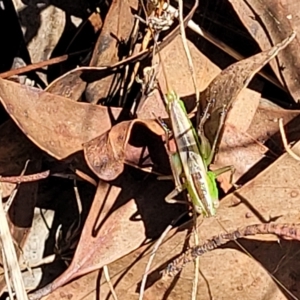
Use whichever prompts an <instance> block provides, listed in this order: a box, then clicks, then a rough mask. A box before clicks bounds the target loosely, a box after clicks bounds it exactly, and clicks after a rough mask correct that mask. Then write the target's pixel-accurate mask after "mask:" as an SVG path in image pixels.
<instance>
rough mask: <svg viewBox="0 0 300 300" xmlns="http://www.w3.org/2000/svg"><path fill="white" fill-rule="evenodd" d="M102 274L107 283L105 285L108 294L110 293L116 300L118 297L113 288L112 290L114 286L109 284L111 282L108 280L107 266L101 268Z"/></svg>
mask: <svg viewBox="0 0 300 300" xmlns="http://www.w3.org/2000/svg"><path fill="white" fill-rule="evenodd" d="M103 273H104V277H105V279H106V282H107V284H108V286H109V289H110V292H111V294H112V296H113V298H114V299H115V300H118V296H117V294H116V291H115V288H114V286H113V284H112V283H111V280H110V276H109V272H108V267H107V265H105V266H103Z"/></svg>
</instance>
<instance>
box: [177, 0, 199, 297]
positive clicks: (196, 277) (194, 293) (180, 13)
mask: <svg viewBox="0 0 300 300" xmlns="http://www.w3.org/2000/svg"><path fill="white" fill-rule="evenodd" d="M178 19H179V27H180V33H181V41H182V44H183V48H184V51H185V55H186V58H187V61H188V65H189V70H190V73H191V75H192V80H193V84H194V89H195V93H196V107H198V106H199V105H200V103H199V97H200V93H199V90H198V87H197V80H196V74H195V68H194V64H193V61H192V57H191V53H190V49H189V45H188V43H187V39H186V34H185V27H184V23H183V2H182V0H178ZM197 121H198V120H197ZM193 215H194V225H195V226H194V230H193V231H194V240H195V245H196V246H197V245H199V237H198V233H197V229H195V227H196V228H197V216H196V212H195V211H194V212H193ZM199 266H200V258H199V257H197V258H196V259H195V267H194V280H193V288H192V299H193V300H195V299H197V290H198V282H199V272H198V270H199Z"/></svg>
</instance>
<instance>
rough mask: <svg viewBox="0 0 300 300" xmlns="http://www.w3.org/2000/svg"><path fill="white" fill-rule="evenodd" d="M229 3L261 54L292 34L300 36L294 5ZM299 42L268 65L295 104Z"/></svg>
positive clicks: (235, 0) (270, 1) (298, 96)
mask: <svg viewBox="0 0 300 300" xmlns="http://www.w3.org/2000/svg"><path fill="white" fill-rule="evenodd" d="M229 2H230V3H231V4H232V6H233V8H234V10H235V11H236V13H237V14H238V16H239V18H240V19H241V21H242V22H243V24H244V25H245V27H246V28H247V29H248V31H249V33H250V34H251V36H252V37H253V38H254V39H255V41H256V42H257V43H258V44H259V46H260V48H261V49H262V50H263V51H264V50H267V49H269V48H270V47H272V46H273V45H275V44H277V43H279V42H280V41H282V40H283V39H284V38H286V36H287V35H289V34H290V33H291V32H292V31H295V32H296V33H297V35H299V33H300V27H299V21H298V20H299V7H298V3H297V1H294V0H286V1H281V0H276V1H274V0H264V1H254V0H250V1H240V0H230V1H229ZM257 16H259V18H258V17H257ZM298 39H299V38H296V39H294V41H293V42H292V43H291V44H290V45H289V46H288V47H287V49H286V50H285V51H283V52H281V53H279V54H278V59H277V60H276V61H275V60H274V61H272V62H270V65H271V67H272V69H273V71H274V72H275V74H276V75H277V78H278V80H279V81H280V82H281V84H282V85H283V86H287V88H288V90H289V91H290V93H291V95H292V96H293V97H294V100H295V101H296V102H298V101H299V100H300V94H299V81H300V78H299V72H298V70H299V66H300V59H299V55H298V52H299V51H298V49H299V41H298Z"/></svg>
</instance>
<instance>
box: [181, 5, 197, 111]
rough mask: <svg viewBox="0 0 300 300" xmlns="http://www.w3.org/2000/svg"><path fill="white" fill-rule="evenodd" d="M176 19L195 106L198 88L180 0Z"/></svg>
mask: <svg viewBox="0 0 300 300" xmlns="http://www.w3.org/2000/svg"><path fill="white" fill-rule="evenodd" d="M178 13H179V15H178V19H179V27H180V34H181V40H182V44H183V48H184V51H185V54H186V58H187V60H188V64H189V69H190V72H191V74H192V79H193V84H194V89H195V93H196V104H197V106H198V105H199V96H200V93H199V90H198V87H197V80H196V74H195V69H194V65H193V60H192V56H191V53H190V49H189V45H188V43H187V39H186V34H185V28H184V22H183V3H182V0H178Z"/></svg>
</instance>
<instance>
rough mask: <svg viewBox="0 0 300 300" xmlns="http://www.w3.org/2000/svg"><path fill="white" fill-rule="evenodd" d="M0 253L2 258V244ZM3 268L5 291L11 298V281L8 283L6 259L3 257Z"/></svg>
mask: <svg viewBox="0 0 300 300" xmlns="http://www.w3.org/2000/svg"><path fill="white" fill-rule="evenodd" d="M1 246H2V245H1ZM1 254H2V257H3V258H4V251H3V246H2V249H1ZM3 270H4V279H5V282H6V287H7V292H8V295H9V299H11V300H13V299H14V295H13V291H12V288H11V283H10V279H9V274H8V266H7V262H6V259H3Z"/></svg>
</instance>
